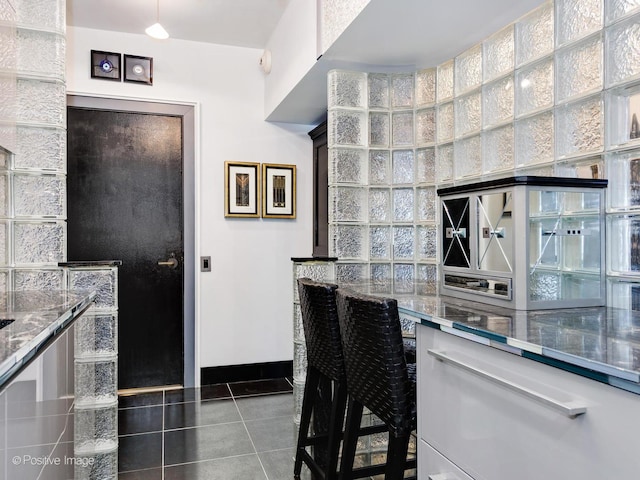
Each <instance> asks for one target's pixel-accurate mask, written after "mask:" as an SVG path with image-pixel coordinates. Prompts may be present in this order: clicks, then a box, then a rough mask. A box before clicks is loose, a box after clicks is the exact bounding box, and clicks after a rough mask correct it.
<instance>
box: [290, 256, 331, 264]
mask: <svg viewBox="0 0 640 480" xmlns="http://www.w3.org/2000/svg"><path fill="white" fill-rule="evenodd" d="M291 261H292V262H296V263H303V262H337V261H338V257H291Z"/></svg>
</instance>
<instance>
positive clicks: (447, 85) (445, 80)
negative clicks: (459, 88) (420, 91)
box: [436, 60, 455, 102]
mask: <svg viewBox="0 0 640 480" xmlns="http://www.w3.org/2000/svg"><path fill="white" fill-rule="evenodd" d="M454 69H455V63H454V61H453V60H449V61H448V62H445V63H443V64H440V65H438V72H437V75H438V80H437V85H436V93H437V100H438V102H443V101H446V100H450V99H452V98H453V88H454V84H453V73H454Z"/></svg>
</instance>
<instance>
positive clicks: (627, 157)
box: [606, 149, 640, 210]
mask: <svg viewBox="0 0 640 480" xmlns="http://www.w3.org/2000/svg"><path fill="white" fill-rule="evenodd" d="M606 165H607V176H606V178H608V179H609V185H610V186H611V187H613V188H609V189H607V199H608V203H609V208H610V209H613V210H628V209H633V210H638V209H640V149H635V150H630V151H623V152H616V153H611V154H609V155H607V161H606Z"/></svg>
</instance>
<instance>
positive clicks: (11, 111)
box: [0, 75, 18, 148]
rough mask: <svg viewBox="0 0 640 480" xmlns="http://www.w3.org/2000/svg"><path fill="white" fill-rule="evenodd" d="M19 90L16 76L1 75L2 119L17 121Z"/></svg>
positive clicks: (0, 104) (0, 116)
mask: <svg viewBox="0 0 640 480" xmlns="http://www.w3.org/2000/svg"><path fill="white" fill-rule="evenodd" d="M17 92H18V87H17V83H16V78H15V76H13V75H6V76H5V75H0V119H2V120H3V121H5V122H10V123H15V121H16V116H17V111H18V106H17V103H18V102H17V96H18V93H17ZM5 128H6V127H5ZM3 136H5V135H3ZM5 148H9V145H6V146H5Z"/></svg>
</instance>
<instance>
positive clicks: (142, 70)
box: [124, 54, 153, 85]
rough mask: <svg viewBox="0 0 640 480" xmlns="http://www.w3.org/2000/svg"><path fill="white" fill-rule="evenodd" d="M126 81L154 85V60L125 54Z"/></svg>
mask: <svg viewBox="0 0 640 480" xmlns="http://www.w3.org/2000/svg"><path fill="white" fill-rule="evenodd" d="M124 81H125V82H133V83H144V84H146V85H153V58H151V57H139V56H138V55H126V54H125V56H124Z"/></svg>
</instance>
